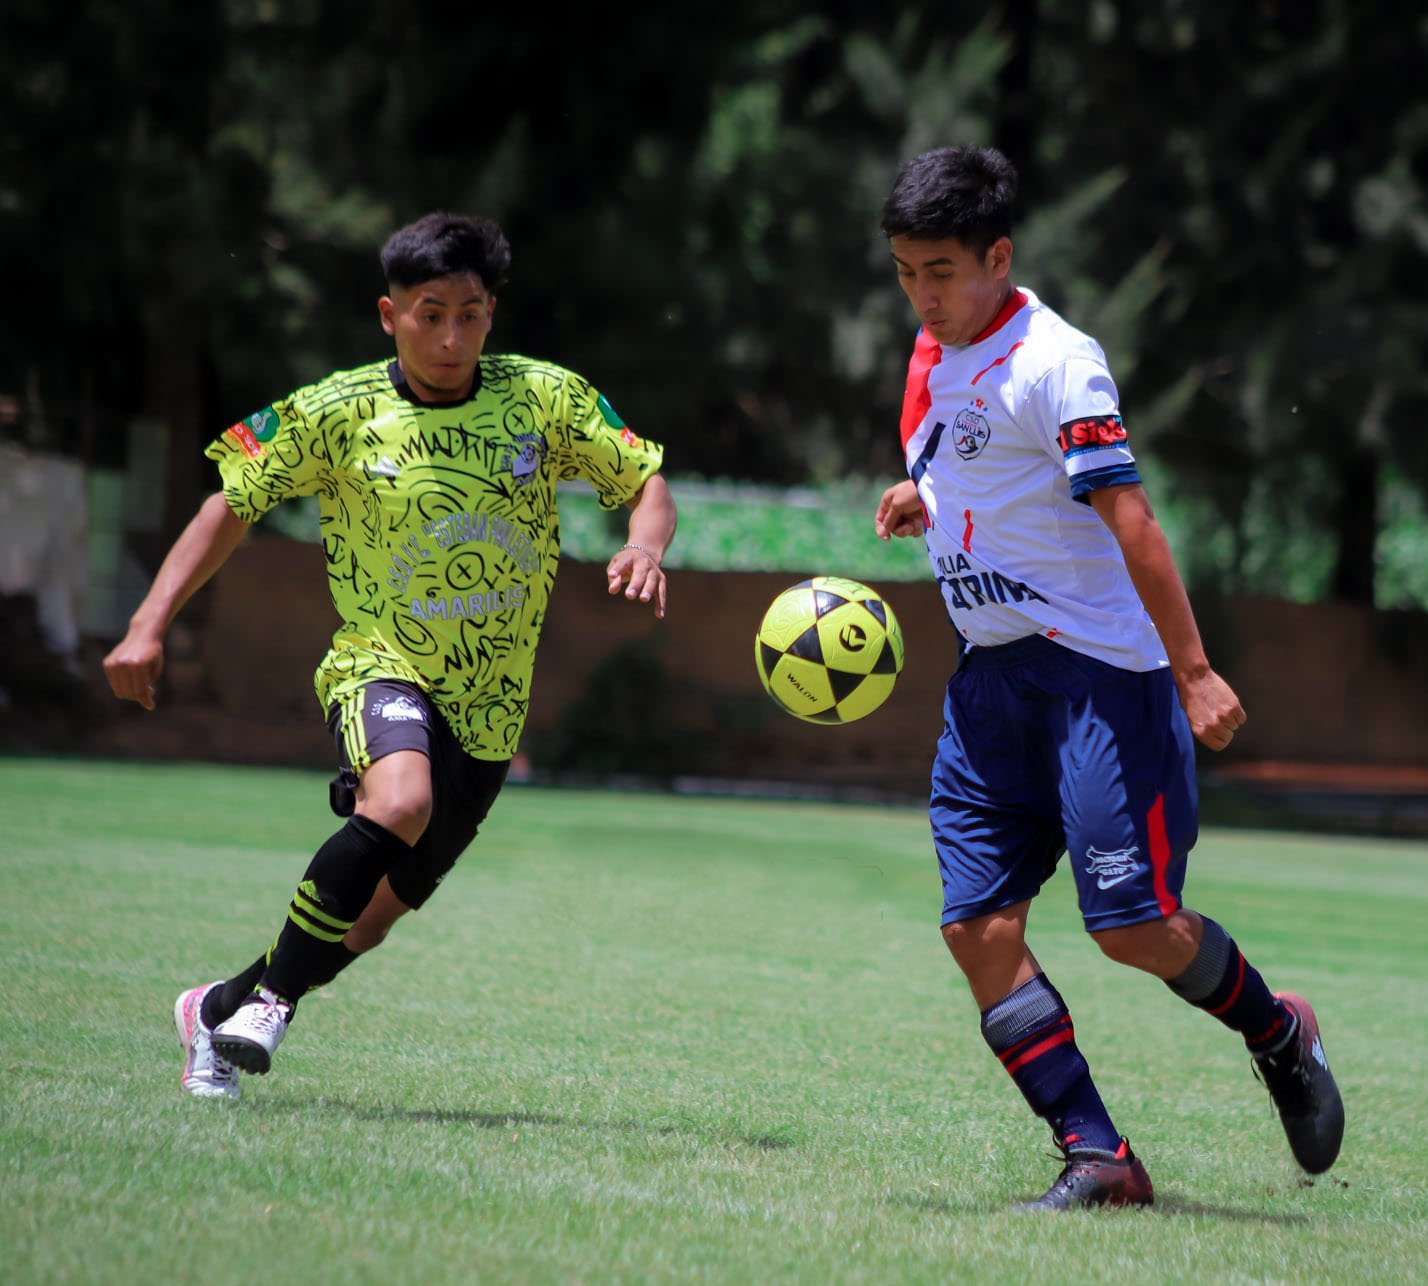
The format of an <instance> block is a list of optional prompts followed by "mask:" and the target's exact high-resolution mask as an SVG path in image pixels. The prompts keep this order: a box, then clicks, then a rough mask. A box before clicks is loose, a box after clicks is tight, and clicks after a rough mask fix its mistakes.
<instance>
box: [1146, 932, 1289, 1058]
mask: <svg viewBox="0 0 1428 1286" xmlns="http://www.w3.org/2000/svg"><path fill="white" fill-rule="evenodd" d="M1200 919H1201V920H1202V921H1203V923H1204V926H1205V932H1204V937H1202V938H1201V939H1200V950H1199V951H1198V952H1197V953H1196V955H1195V958H1194V959H1193V960H1192V961H1191V962H1190V965H1189V967H1188V968H1187V969H1186V970H1185V972H1184V973H1182V974H1181V975H1180V976H1179V977H1177V978H1170V979H1168V980H1167V981H1166V984H1165V985H1166V986H1167V987H1169V988H1170V990H1171V991H1173V992H1174V993H1175V994H1176V995H1177V996H1179V997H1180V998H1181V999H1182V1000H1185V1001H1188V1002H1189V1003H1190V1004H1192V1005H1194V1006H1195V1007H1196V1008H1197V1009H1203V1010H1204V1011H1205V1012H1206V1013H1207V1014H1209V1015H1210V1016H1211V1017H1213V1018H1218V1019H1219V1020H1220V1021H1221V1022H1222V1023H1224V1024H1225V1026H1226V1027H1228V1028H1229V1029H1230V1030H1231V1031H1237V1032H1239V1033H1240V1035H1241V1036H1243V1037H1244V1041H1245V1046H1246V1047H1247V1048H1248V1049H1249V1051H1250V1053H1251V1054H1255V1055H1257V1056H1259V1055H1264V1054H1269V1053H1273V1052H1274V1051H1275V1050H1276V1049H1279V1048H1280V1047H1281V1046H1282V1045H1284V1043H1285V1042H1286V1041H1287V1040H1288V1039H1289V1038H1290V1037H1291V1036H1292V1035H1293V1034H1294V1024H1295V1022H1296V1021H1297V1020H1296V1019H1295V1017H1294V1013H1293V1011H1292V1010H1291V1009H1290V1008H1289V1007H1288V1006H1287V1005H1285V1004H1283V1003H1281V1002H1280V1001H1278V1000H1276V999H1275V998H1274V996H1272V995H1271V994H1270V990H1269V988H1268V987H1267V986H1266V985H1265V981H1264V979H1263V978H1262V977H1261V976H1260V973H1259V970H1258V969H1256V968H1255V967H1254V966H1253V965H1252V964H1250V963H1249V961H1248V960H1246V959H1245V958H1244V956H1243V955H1241V954H1240V949H1239V947H1237V946H1236V945H1235V940H1234V939H1233V938H1232V937H1230V935H1229V934H1228V933H1226V932H1225V930H1224V929H1223V928H1222V927H1221V926H1220V925H1218V924H1216V923H1215V921H1214V920H1211V919H1210V918H1209V917H1208V916H1203V915H1202V916H1201V917H1200Z"/></svg>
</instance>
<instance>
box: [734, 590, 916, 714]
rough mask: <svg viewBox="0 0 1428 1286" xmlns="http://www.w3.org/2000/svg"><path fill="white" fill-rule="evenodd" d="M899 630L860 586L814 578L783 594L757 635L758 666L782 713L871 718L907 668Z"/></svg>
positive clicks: (883, 605)
mask: <svg viewBox="0 0 1428 1286" xmlns="http://www.w3.org/2000/svg"><path fill="white" fill-rule="evenodd" d="M902 659H903V647H902V627H901V626H900V625H899V624H898V622H897V617H896V616H894V615H893V611H892V608H891V607H889V606H888V604H887V602H886V600H884V599H883V597H882V596H881V595H880V594H879V593H878V592H877V591H876V590H873V589H869V588H868V586H866V585H864V584H862V583H861V582H860V581H855V580H847V579H845V578H844V577H842V576H815V577H813V579H812V580H805V581H799V583H798V584H797V585H791V586H790V587H789V588H788V589H786V590H784V591H783V593H782V594H780V595H779V596H778V597H777V598H776V599H774V601H773V602H772V603H770V604H769V608H768V611H766V612H765V613H764V619H763V620H762V621H761V622H760V623H759V629H758V633H757V634H755V635H754V665H755V667H756V668H757V670H758V672H759V679H760V681H761V682H762V683H763V685H764V691H765V692H767V693H768V694H769V696H771V697H772V698H773V700H774V704H775V705H777V706H778V707H779V709H781V710H784V711H786V712H787V713H789V714H791V715H793V716H794V718H796V719H803V720H806V721H807V722H808V723H832V724H840V723H852V722H853V720H855V719H861V718H863V717H864V716H865V715H869V714H872V712H873V711H874V710H876V709H877V708H878V707H879V706H880V705H882V703H883V702H884V701H886V700H887V699H888V695H889V694H890V693H891V692H892V690H893V684H894V683H896V682H897V676H898V674H899V673H900V672H901V670H902Z"/></svg>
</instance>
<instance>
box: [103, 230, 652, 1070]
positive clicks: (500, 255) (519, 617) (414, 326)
mask: <svg viewBox="0 0 1428 1286" xmlns="http://www.w3.org/2000/svg"><path fill="white" fill-rule="evenodd" d="M381 263H382V268H383V271H384V274H385V277H386V282H387V293H386V294H385V295H383V296H382V297H381V298H380V299H379V300H378V302H377V309H378V315H379V317H380V319H381V324H382V328H383V329H384V330H385V331H386V333H387V334H388V335H390V336H391V337H392V339H393V342H394V346H395V348H396V357H395V360H393V359H392V358H390V357H386V358H383V359H381V360H380V361H376V362H372V363H370V364H368V365H366V366H363V367H359V368H357V369H355V370H350V371H338V372H336V373H334V374H332V375H329V376H328V377H326V378H325V379H322V380H319V381H318V382H317V383H315V384H311V385H308V386H306V387H305V388H301V389H298V390H297V391H296V392H294V393H291V394H289V395H288V396H287V397H284V398H281V399H279V400H278V401H277V402H275V403H273V404H272V405H271V406H268V407H264V408H263V409H262V410H260V411H257V412H255V413H254V414H252V415H249V416H247V417H245V418H244V419H243V420H240V421H239V422H238V423H237V424H235V425H233V426H232V427H231V428H229V429H228V430H227V431H226V432H225V433H223V434H222V435H221V436H220V437H219V438H218V439H217V440H216V441H215V442H214V443H213V445H212V446H210V447H209V448H208V452H207V454H208V455H209V456H210V457H211V458H213V459H214V460H215V461H216V462H217V464H218V468H219V472H220V474H221V477H222V489H221V490H220V491H217V492H215V493H214V494H213V495H212V496H210V497H209V498H208V499H207V500H206V501H205V502H204V504H203V505H202V506H201V508H200V509H199V511H198V514H197V516H196V517H195V518H194V519H193V521H192V522H191V523H190V524H189V525H188V527H187V528H186V529H185V530H184V532H183V533H182V534H181V535H180V536H179V538H178V540H177V541H176V542H175V544H174V546H173V548H172V549H171V550H170V551H169V553H168V555H167V556H166V558H165V560H164V562H163V565H162V566H161V567H160V569H159V572H158V575H157V576H156V577H155V580H154V584H153V586H152V588H151V589H150V590H149V593H148V594H147V596H146V597H145V598H144V601H143V602H142V603H141V604H140V606H139V608H138V609H137V610H136V612H135V613H134V616H133V618H132V620H131V622H130V625H129V630H128V633H127V635H126V636H125V638H124V639H123V640H122V641H121V642H120V643H119V645H118V646H117V647H115V648H114V650H113V651H112V652H111V653H110V654H109V656H108V657H107V658H106V659H105V662H104V668H105V672H106V674H107V676H108V679H109V683H110V686H111V687H112V688H113V690H114V693H115V695H116V696H118V697H120V698H122V699H126V700H131V701H137V702H139V703H140V704H141V705H143V706H145V707H146V708H147V709H153V708H154V699H155V684H156V682H157V680H158V678H159V675H160V672H161V670H162V668H163V660H164V647H163V641H164V636H165V634H166V632H167V630H168V627H169V625H170V624H171V623H172V621H173V619H174V617H175V616H176V615H177V614H178V612H179V609H180V608H181V607H182V606H183V604H184V603H185V602H186V601H187V600H188V599H189V598H190V597H191V596H192V595H193V594H194V592H195V591H196V590H198V589H199V587H200V586H202V585H203V584H204V583H205V582H206V581H207V580H208V579H209V578H210V577H211V576H212V575H213V574H214V573H215V572H216V571H217V570H218V569H219V568H220V567H221V566H222V565H223V563H224V562H225V561H226V559H227V558H228V556H229V555H230V554H231V553H232V552H233V550H234V549H235V548H236V547H237V545H238V543H239V541H240V540H242V538H243V535H244V533H245V532H246V531H247V530H248V527H249V525H250V524H252V523H254V522H256V521H257V520H258V519H259V518H260V517H262V515H263V514H265V513H266V512H268V510H270V509H271V508H272V507H273V506H274V505H276V504H277V503H278V502H279V501H281V500H284V499H286V498H288V497H289V496H299V495H314V494H315V495H316V496H317V497H318V509H319V516H320V520H321V532H322V541H323V548H324V552H325V554H326V562H327V568H328V589H329V591H330V593H331V595H332V601H333V604H334V606H335V607H336V608H337V611H338V614H339V616H340V618H341V620H342V624H341V625H340V626H339V627H338V629H337V631H336V633H335V634H334V636H333V641H332V646H331V648H330V649H329V651H328V653H327V655H326V656H325V657H324V658H323V660H322V662H321V664H320V665H319V666H318V669H317V673H316V676H315V677H316V689H317V697H318V701H319V703H320V708H321V710H322V711H323V712H325V714H326V716H327V721H328V726H329V728H330V729H331V731H332V734H333V737H334V740H335V743H336V748H337V763H338V769H339V771H338V775H337V777H336V778H335V779H334V781H333V783H332V787H331V791H330V798H331V804H332V808H333V811H334V812H335V813H337V815H338V816H339V817H342V818H345V819H346V820H345V822H344V824H343V825H342V826H341V827H340V828H339V829H338V830H337V832H336V833H335V834H333V835H332V836H331V837H330V838H329V839H328V840H327V841H326V842H325V843H324V844H322V846H321V847H320V848H319V849H318V850H317V853H316V855H315V856H314V857H313V859H312V861H311V863H310V864H309V866H308V868H307V870H306V872H305V873H304V875H303V877H302V879H301V881H300V882H299V884H298V887H297V891H296V892H295V893H294V895H293V898H292V902H291V904H290V905H289V907H288V910H287V915H286V918H285V919H284V921H283V922H282V925H281V927H280V929H279V932H278V935H277V938H276V940H275V941H274V942H273V945H272V946H271V947H270V948H269V949H268V950H266V951H264V952H263V953H262V954H260V955H259V956H258V957H257V959H256V960H254V961H253V963H252V964H250V965H248V966H247V967H246V968H244V969H242V970H241V971H240V972H238V973H237V974H235V975H233V976H232V977H230V978H227V979H225V980H221V981H218V982H213V983H208V984H206V985H201V986H197V987H191V988H189V989H188V990H186V991H184V992H183V993H182V994H180V996H179V997H178V999H177V1001H175V1004H174V1022H175V1025H176V1026H177V1028H178V1034H179V1039H180V1041H181V1042H182V1044H183V1046H184V1051H185V1063H184V1070H183V1074H182V1085H183V1088H184V1089H185V1090H186V1091H187V1092H188V1093H190V1094H193V1095H195V1096H198V1097H206V1098H236V1097H238V1094H239V1092H240V1085H239V1076H238V1072H239V1070H242V1071H245V1072H256V1073H260V1074H261V1073H265V1072H267V1071H268V1069H269V1066H270V1064H271V1060H272V1055H273V1052H274V1051H275V1050H276V1049H277V1046H278V1043H279V1042H280V1041H281V1040H282V1039H283V1036H284V1034H285V1033H286V1031H287V1029H288V1025H289V1023H290V1022H291V1021H292V1017H293V1013H294V1010H295V1007H296V1005H297V1003H298V1001H299V1000H300V999H301V998H302V996H303V995H305V994H306V993H307V992H308V991H310V990H311V989H312V988H314V987H318V986H321V985H323V984H324V983H327V982H330V981H331V980H332V979H333V978H334V977H335V976H336V975H337V973H338V972H339V971H340V970H342V969H343V968H345V967H346V966H347V965H348V964H350V963H351V962H352V961H353V960H355V959H357V957H358V956H360V955H361V954H363V953H364V952H366V951H369V950H371V949H372V948H373V947H375V946H377V945H378V944H379V943H381V941H382V940H383V939H384V938H385V937H386V935H387V933H388V931H389V930H390V929H391V927H392V925H393V924H394V923H395V922H396V921H397V920H398V919H399V918H400V917H401V916H402V915H404V914H405V913H406V912H407V911H410V910H414V909H416V908H418V907H420V906H421V905H422V904H423V903H424V902H425V901H426V900H427V898H429V897H430V896H431V895H432V893H433V892H435V890H436V887H437V885H438V884H439V883H440V882H441V880H442V879H443V878H444V877H445V875H446V873H447V872H448V871H449V870H450V869H451V867H452V865H453V864H454V863H455V862H456V859H457V858H458V857H459V856H460V855H461V853H462V852H463V850H464V849H465V848H466V846H467V845H468V844H469V843H470V842H471V840H472V839H473V838H474V837H475V835H476V832H477V829H478V828H479V826H480V825H481V823H482V821H484V820H485V818H486V815H487V811H488V810H489V809H490V807H491V805H492V803H493V802H494V800H495V798H496V796H497V794H498V793H499V791H500V789H501V787H502V785H503V783H504V782H505V779H506V773H507V769H508V768H509V766H510V760H511V756H512V754H513V753H514V751H515V749H516V745H517V741H518V738H519V736H520V733H521V729H522V727H523V725H524V722H525V717H526V711H527V706H528V702H529V693H530V684H531V675H532V666H533V665H534V661H535V650H536V644H537V641H538V639H539V637H540V630H541V626H542V624H543V623H544V620H545V614H546V605H547V602H548V599H549V595H550V589H551V585H552V583H553V582H554V579H555V572H556V565H557V562H558V559H559V553H560V540H559V528H558V525H557V518H556V484H557V483H558V482H559V481H561V480H564V479H570V478H583V479H585V480H586V481H588V482H589V483H590V484H591V485H592V486H593V487H594V489H595V492H596V494H597V495H598V497H599V499H600V503H601V504H602V505H603V506H604V507H606V508H611V509H613V508H615V507H617V506H620V505H624V506H627V507H628V508H629V509H630V516H629V525H628V536H627V537H626V543H625V544H624V545H623V546H622V547H621V548H620V549H619V550H617V551H616V552H615V554H614V555H613V557H611V559H610V560H609V562H608V564H607V565H606V567H605V576H606V580H607V583H608V589H609V592H610V593H611V594H612V595H618V594H623V596H624V598H625V599H627V600H631V601H635V602H638V603H643V604H646V605H649V606H650V607H652V608H653V610H654V613H655V615H656V616H657V617H663V616H664V613H665V604H666V583H665V574H664V571H663V570H662V569H661V566H660V563H661V559H662V558H663V556H664V552H665V550H666V548H667V546H668V545H669V542H670V540H671V539H672V538H673V536H674V529H675V523H676V514H675V506H674V501H673V499H672V498H671V496H670V493H669V488H668V487H667V485H666V484H665V481H664V479H663V478H662V477H661V476H660V474H659V468H660V464H661V462H662V459H663V449H662V448H661V447H660V446H659V445H658V444H657V443H654V442H650V441H648V440H646V439H643V438H641V437H639V436H637V435H636V434H635V433H634V432H633V431H631V430H630V429H629V428H628V427H627V426H626V425H625V424H624V423H623V421H622V420H621V419H620V418H619V417H618V416H617V415H616V414H615V412H614V410H613V409H612V408H611V406H610V404H609V402H607V401H606V400H605V398H603V397H602V396H601V395H600V394H599V393H598V392H597V391H596V390H595V389H594V388H592V387H591V386H590V384H589V383H588V382H587V381H586V380H584V379H582V378H581V377H580V376H579V375H576V374H575V373H573V372H571V371H568V370H565V369H563V368H561V367H559V366H555V365H553V364H551V363H549V362H543V361H537V360H535V359H533V358H528V357H519V356H508V355H496V356H493V355H490V354H485V353H484V352H483V349H484V346H485V342H486V337H487V335H488V334H489V333H490V330H491V323H492V317H493V315H494V313H495V309H496V295H497V292H498V291H500V289H501V288H502V286H503V285H504V284H505V281H506V277H507V273H508V271H509V268H510V263H511V251H510V246H509V244H508V243H507V241H506V237H505V235H504V233H503V232H502V231H501V229H500V227H499V226H498V225H497V224H495V223H494V222H492V221H491V220H489V219H484V218H472V217H469V216H465V215H453V214H448V213H446V212H442V211H437V212H434V213H432V214H429V215H427V216H425V217H424V218H421V219H418V220H417V221H416V222H415V223H412V224H410V225H408V226H407V227H404V228H401V229H399V230H398V231H397V232H395V233H393V234H392V236H391V237H390V238H389V240H388V241H387V243H386V245H385V246H384V247H383V249H382V254H381Z"/></svg>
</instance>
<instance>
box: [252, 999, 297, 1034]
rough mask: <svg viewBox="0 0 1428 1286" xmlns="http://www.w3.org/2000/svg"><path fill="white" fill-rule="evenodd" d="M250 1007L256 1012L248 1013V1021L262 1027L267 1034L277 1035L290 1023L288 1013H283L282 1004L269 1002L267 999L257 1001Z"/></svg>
mask: <svg viewBox="0 0 1428 1286" xmlns="http://www.w3.org/2000/svg"><path fill="white" fill-rule="evenodd" d="M250 1007H251V1008H252V1009H253V1010H254V1011H255V1012H253V1013H251V1014H248V1015H247V1019H248V1021H249V1022H250V1023H252V1024H253V1026H254V1027H257V1028H258V1029H260V1030H261V1031H262V1033H263V1035H265V1036H275V1035H277V1034H278V1033H280V1032H281V1031H282V1030H283V1028H285V1027H286V1026H287V1025H288V1019H287V1015H286V1014H285V1013H283V1007H282V1006H281V1005H273V1004H269V1003H268V1002H267V1001H255V1002H254V1003H253V1004H252V1005H251V1006H250Z"/></svg>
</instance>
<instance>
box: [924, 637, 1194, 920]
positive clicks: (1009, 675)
mask: <svg viewBox="0 0 1428 1286" xmlns="http://www.w3.org/2000/svg"><path fill="white" fill-rule="evenodd" d="M931 818H932V837H933V842H934V844H935V846H936V850H937V860H938V863H939V865H940V866H941V868H942V890H943V903H942V923H943V924H950V923H953V922H955V921H958V920H970V919H973V918H975V917H976V916H979V915H986V914H988V913H989V912H992V911H996V910H999V909H1000V908H1002V907H1006V906H1012V905H1014V904H1016V903H1018V902H1024V901H1026V900H1027V899H1029V898H1032V897H1034V896H1035V895H1036V894H1037V892H1038V891H1039V890H1040V888H1041V886H1042V885H1043V884H1044V883H1045V882H1046V881H1047V880H1048V879H1049V878H1050V877H1051V874H1052V872H1053V871H1055V869H1056V864H1057V862H1058V861H1060V859H1061V855H1062V854H1063V853H1069V854H1070V859H1071V869H1072V871H1073V872H1074V874H1075V879H1076V893H1077V898H1078V900H1079V902H1080V907H1081V918H1082V920H1083V921H1084V923H1085V926H1086V929H1087V930H1088V931H1090V932H1094V931H1096V930H1098V929H1111V928H1115V927H1117V926H1120V925H1127V924H1140V923H1142V922H1144V921H1147V920H1156V919H1160V918H1162V917H1164V916H1167V915H1170V914H1171V913H1172V912H1173V911H1175V910H1177V909H1178V908H1179V907H1180V904H1181V903H1180V898H1181V893H1182V892H1183V890H1184V887H1185V859H1186V856H1187V855H1188V854H1189V852H1190V849H1191V847H1192V846H1193V845H1194V843H1195V838H1196V835H1197V833H1198V829H1199V799H1198V792H1197V788H1196V783H1195V751H1194V742H1193V740H1192V737H1191V733H1190V725H1189V721H1188V720H1187V719H1186V718H1185V712H1184V710H1183V709H1182V708H1181V705H1180V699H1179V695H1178V694H1177V692H1176V689H1175V682H1174V680H1173V679H1172V678H1171V675H1170V671H1169V670H1168V669H1162V670H1151V671H1148V672H1145V673H1138V672H1136V671H1133V670H1122V669H1120V668H1118V667H1116V666H1113V665H1107V664H1106V663H1105V662H1104V661H1098V660H1095V659H1094V658H1092V657H1088V656H1083V655H1082V654H1081V653H1079V652H1073V651H1071V650H1070V649H1069V648H1065V647H1062V646H1061V645H1060V644H1058V643H1053V642H1051V641H1050V640H1049V639H1046V638H1043V637H1042V636H1041V635H1032V636H1030V637H1029V638H1025V639H1018V640H1017V641H1016V642H1015V643H1007V644H1003V645H1001V646H999V647H990V648H972V649H970V650H969V651H968V652H967V654H966V655H965V657H964V658H963V660H962V663H961V665H960V666H959V667H958V669H957V672H956V673H955V674H954V675H953V676H952V678H951V681H950V682H949V683H948V684H947V700H946V706H945V715H944V727H943V731H942V736H941V737H940V738H939V740H938V743H937V760H936V763H935V764H934V765H933V769H932V798H931Z"/></svg>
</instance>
